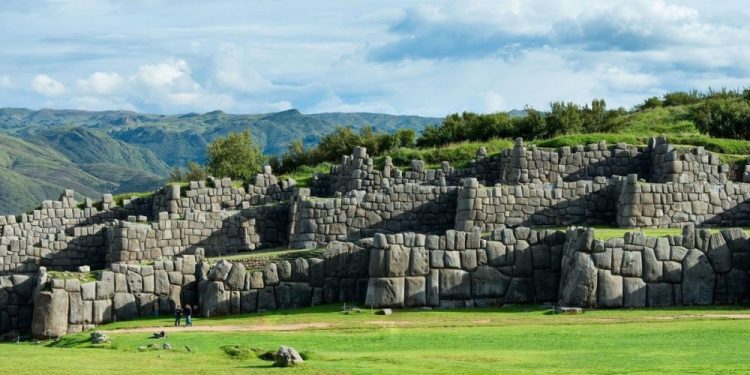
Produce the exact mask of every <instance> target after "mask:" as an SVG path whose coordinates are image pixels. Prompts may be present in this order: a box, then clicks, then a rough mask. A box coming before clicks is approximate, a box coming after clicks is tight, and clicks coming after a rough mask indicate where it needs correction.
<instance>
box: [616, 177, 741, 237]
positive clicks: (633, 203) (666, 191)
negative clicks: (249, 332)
mask: <svg viewBox="0 0 750 375" xmlns="http://www.w3.org/2000/svg"><path fill="white" fill-rule="evenodd" d="M617 207H618V210H617V223H618V224H619V226H621V227H682V226H684V225H688V224H692V225H715V226H718V225H721V226H747V225H750V184H748V183H740V182H738V183H732V182H729V183H726V184H709V183H666V184H660V183H644V182H638V177H637V176H635V175H629V176H628V178H627V179H626V181H625V183H624V185H623V188H622V190H621V192H620V195H619V198H618V203H617Z"/></svg>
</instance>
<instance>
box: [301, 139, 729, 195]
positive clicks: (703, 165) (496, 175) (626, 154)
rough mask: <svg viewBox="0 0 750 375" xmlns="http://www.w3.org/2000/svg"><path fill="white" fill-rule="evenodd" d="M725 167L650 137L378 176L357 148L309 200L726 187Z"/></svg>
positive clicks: (520, 147)
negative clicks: (660, 185) (554, 187)
mask: <svg viewBox="0 0 750 375" xmlns="http://www.w3.org/2000/svg"><path fill="white" fill-rule="evenodd" d="M728 172H729V167H728V166H726V165H720V161H719V158H718V157H717V156H716V155H714V154H712V153H710V152H707V151H705V150H703V149H702V148H700V147H697V148H695V149H693V150H692V151H689V150H682V149H675V148H674V147H673V146H672V145H669V144H667V143H666V139H665V138H663V137H660V138H652V139H651V140H650V141H649V144H648V146H645V147H635V146H629V145H626V144H622V143H618V144H617V145H614V146H608V145H607V144H606V142H604V141H601V142H599V143H598V144H590V145H586V146H582V145H581V146H576V147H572V148H571V147H561V148H559V149H557V150H549V149H540V148H536V147H535V146H532V147H531V148H528V147H526V146H524V143H523V140H522V139H520V138H518V139H516V141H515V146H514V147H513V148H511V149H505V150H503V152H502V153H500V154H499V155H495V156H491V157H488V156H487V153H486V150H484V149H483V148H482V149H480V150H479V151H478V152H477V158H476V159H475V160H474V161H472V162H471V164H470V165H469V167H467V168H453V167H451V166H450V165H449V164H448V163H447V162H444V163H443V165H442V166H441V168H440V169H425V168H424V163H423V162H421V161H418V160H415V161H412V165H411V169H410V170H408V171H405V172H402V171H400V170H399V169H398V168H396V167H394V166H393V165H392V163H391V162H390V158H387V157H386V161H385V166H384V168H383V170H382V171H379V170H376V169H375V167H374V161H373V159H372V158H371V157H368V155H367V150H365V149H364V148H362V147H356V148H355V149H354V153H353V154H352V155H351V156H344V157H343V158H342V162H341V164H339V165H336V166H332V167H331V171H330V173H328V174H317V175H316V176H315V177H314V179H313V184H312V188H311V191H312V195H314V196H335V195H336V194H337V193H340V194H343V193H346V192H348V191H351V190H363V191H366V192H375V191H379V190H382V189H384V188H387V187H389V186H393V185H399V184H405V183H419V184H428V185H441V184H447V185H453V186H457V185H461V180H462V179H465V178H476V179H477V180H478V181H479V182H480V183H482V184H484V185H487V186H490V185H494V184H497V183H502V184H525V183H558V182H562V181H566V182H570V181H580V180H592V179H594V178H596V177H607V178H609V177H612V176H625V175H628V174H638V175H639V176H644V177H646V178H648V179H649V180H650V181H654V182H670V181H671V182H712V183H717V182H725V181H727V173H728Z"/></svg>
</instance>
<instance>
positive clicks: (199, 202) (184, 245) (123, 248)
mask: <svg viewBox="0 0 750 375" xmlns="http://www.w3.org/2000/svg"><path fill="white" fill-rule="evenodd" d="M265 172H266V173H264V174H259V175H258V176H256V180H255V182H256V185H247V186H246V187H239V188H237V187H233V186H232V182H231V180H229V179H222V180H215V179H209V181H200V182H195V181H194V182H191V183H190V186H189V188H188V189H186V190H184V194H182V193H183V191H182V189H181V187H180V186H178V185H168V186H165V187H164V188H162V189H160V190H159V191H158V192H156V193H155V194H153V195H150V196H147V197H139V198H132V199H125V200H123V202H122V204H121V206H118V205H117V202H115V201H114V200H113V197H112V195H111V194H104V195H103V197H102V201H101V202H97V203H96V204H95V203H94V202H93V201H91V200H90V199H88V198H87V199H85V201H84V203H83V204H82V205H79V204H78V203H77V202H76V199H75V193H74V192H73V191H72V190H66V191H65V193H64V194H63V195H62V196H61V197H60V199H59V200H58V201H44V202H43V203H42V205H41V207H40V208H39V209H36V210H34V211H33V212H32V213H30V214H22V215H19V216H0V228H1V229H2V231H1V232H0V273H14V272H18V273H24V272H36V271H37V270H38V268H39V267H40V266H46V267H48V268H50V269H54V270H75V269H77V268H78V266H82V265H88V266H91V267H92V268H94V269H101V268H103V267H104V265H105V264H106V263H107V261H110V260H117V261H129V260H142V259H153V257H154V256H174V255H177V254H181V253H183V252H188V253H190V252H191V251H192V250H194V249H195V248H196V247H204V248H205V249H206V250H207V251H208V252H209V254H211V255H213V254H226V253H228V252H237V251H242V250H253V249H256V248H258V247H265V246H278V245H283V244H285V243H286V238H287V225H288V222H289V219H288V211H289V206H288V204H287V203H286V202H287V201H288V199H289V197H290V196H291V195H292V193H293V191H294V189H295V188H294V181H292V180H287V181H282V182H281V183H278V182H277V180H276V177H275V176H273V175H272V174H270V170H268V169H267V170H266V171H265ZM246 191H249V192H250V193H245V192H246ZM183 195H184V196H183ZM203 211H205V212H210V213H212V215H206V214H205V213H202V212H203ZM166 212H171V214H169V215H167V214H166ZM124 220H130V221H136V220H137V221H139V222H147V221H152V222H151V223H150V224H146V225H145V226H144V225H142V226H143V227H144V228H146V227H148V228H150V229H149V230H151V233H150V234H147V235H146V237H143V238H140V234H138V233H140V232H138V231H135V230H125V231H123V230H122V228H121V224H117V223H116V221H124ZM113 225H114V226H113ZM126 225H129V224H126ZM110 227H111V229H112V230H111V231H110V230H108V229H109V228H110ZM110 232H111V233H110ZM147 232H148V231H147ZM130 235H132V239H133V240H134V241H132V242H131V243H130V244H128V239H129V236H130ZM139 241H140V242H139ZM110 248H112V251H110ZM126 252H127V253H126ZM131 258H132V259H131Z"/></svg>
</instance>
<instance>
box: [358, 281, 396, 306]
mask: <svg viewBox="0 0 750 375" xmlns="http://www.w3.org/2000/svg"><path fill="white" fill-rule="evenodd" d="M365 305H367V306H369V307H403V306H404V278H403V277H371V278H370V280H369V283H368V284H367V296H366V297H365Z"/></svg>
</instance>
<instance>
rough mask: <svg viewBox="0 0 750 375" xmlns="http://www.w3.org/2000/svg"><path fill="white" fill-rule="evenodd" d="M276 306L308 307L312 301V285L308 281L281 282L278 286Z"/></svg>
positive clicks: (287, 307) (281, 307)
mask: <svg viewBox="0 0 750 375" xmlns="http://www.w3.org/2000/svg"><path fill="white" fill-rule="evenodd" d="M276 301H277V306H276V308H279V309H292V308H300V307H308V306H310V304H311V302H312V287H310V284H308V283H299V282H281V283H279V286H277V287H276Z"/></svg>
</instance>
